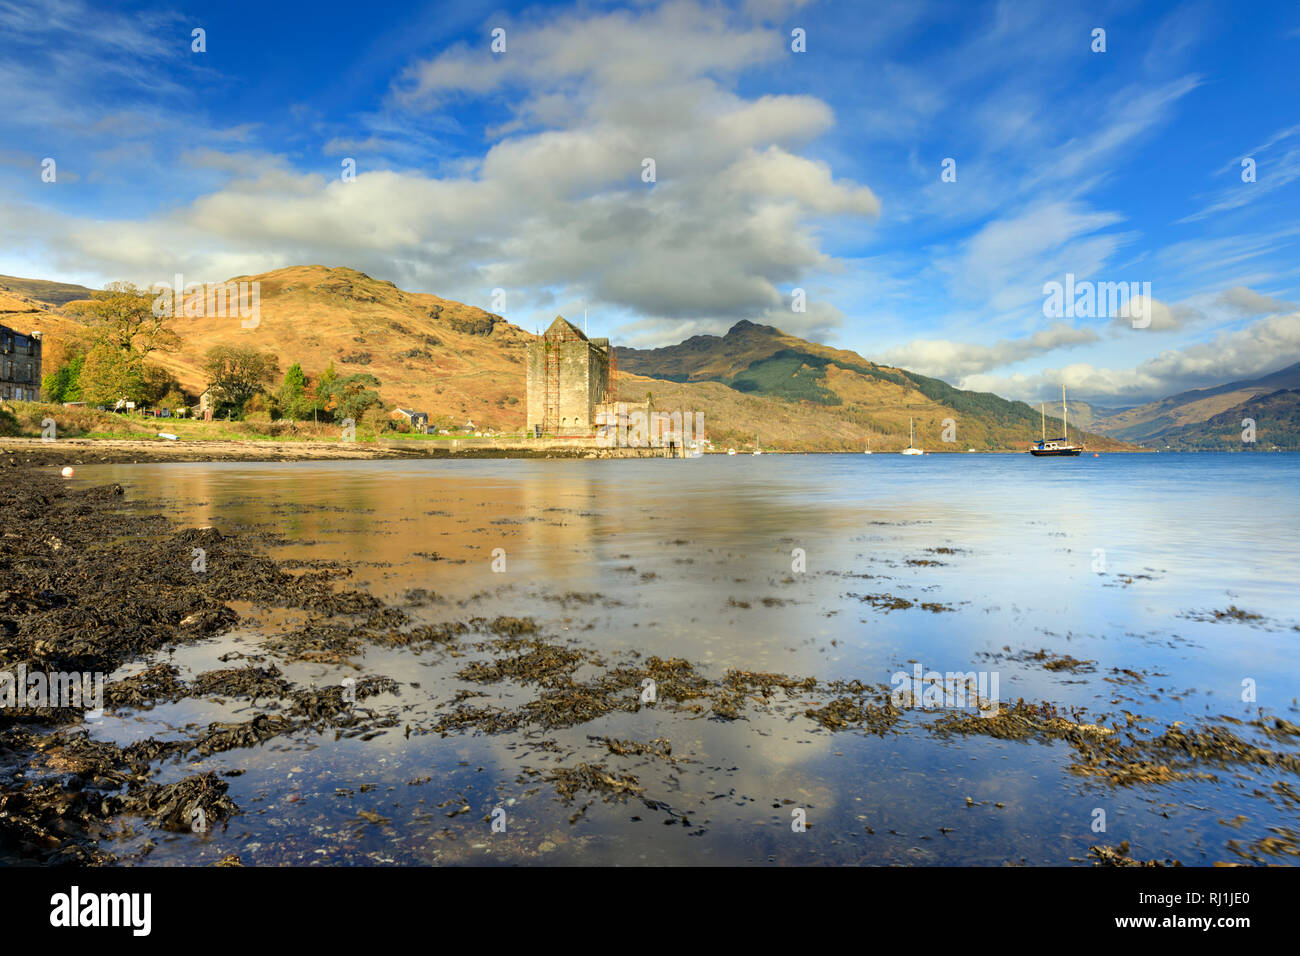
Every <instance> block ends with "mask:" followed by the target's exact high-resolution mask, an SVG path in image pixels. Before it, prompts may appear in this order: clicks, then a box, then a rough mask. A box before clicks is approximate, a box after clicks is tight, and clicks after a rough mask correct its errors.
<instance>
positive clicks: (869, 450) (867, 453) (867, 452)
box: [862, 438, 871, 455]
mask: <svg viewBox="0 0 1300 956" xmlns="http://www.w3.org/2000/svg"><path fill="white" fill-rule="evenodd" d="M862 454H864V455H870V454H871V439H870V438H868V439H867V450H866V451H864V452H863V453H862Z"/></svg>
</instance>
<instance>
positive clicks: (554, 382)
mask: <svg viewBox="0 0 1300 956" xmlns="http://www.w3.org/2000/svg"><path fill="white" fill-rule="evenodd" d="M578 340H579V337H578V336H576V335H574V334H573V332H572V331H571V330H569V329H568V328H561V329H560V330H559V332H558V334H552V333H551V332H550V331H547V332H546V333H544V334H543V335H542V349H543V351H544V354H545V358H546V362H545V364H546V370H545V382H544V383H543V386H542V434H544V435H558V434H559V433H560V348H561V346H562V345H563V344H564V343H565V342H577V341H578Z"/></svg>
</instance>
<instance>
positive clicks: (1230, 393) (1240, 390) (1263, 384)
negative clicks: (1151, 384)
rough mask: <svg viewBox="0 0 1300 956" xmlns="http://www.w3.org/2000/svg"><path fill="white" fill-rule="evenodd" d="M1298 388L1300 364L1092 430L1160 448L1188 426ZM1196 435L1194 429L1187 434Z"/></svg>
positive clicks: (1113, 418)
mask: <svg viewBox="0 0 1300 956" xmlns="http://www.w3.org/2000/svg"><path fill="white" fill-rule="evenodd" d="M1294 388H1300V362H1297V363H1296V364H1294V365H1290V366H1287V367H1286V368H1284V369H1280V370H1278V371H1276V372H1272V373H1270V374H1268V375H1264V376H1261V377H1260V378H1256V379H1249V380H1246V381H1240V382H1229V383H1227V384H1225V385H1217V386H1214V387H1212V388H1198V389H1193V390H1192V391H1189V392H1181V393H1179V394H1177V395H1171V396H1169V397H1168V398H1162V399H1160V400H1159V401H1157V402H1150V403H1148V404H1146V405H1140V406H1138V407H1136V408H1130V409H1126V410H1124V411H1122V412H1118V413H1116V414H1113V415H1108V416H1105V417H1102V418H1100V419H1098V420H1096V421H1094V422H1093V423H1092V427H1093V428H1095V429H1097V430H1098V431H1100V432H1102V433H1103V434H1106V435H1110V436H1111V437H1113V438H1119V439H1122V440H1124V441H1131V442H1138V443H1140V444H1145V445H1150V446H1151V447H1160V446H1162V445H1164V444H1166V443H1167V442H1168V441H1169V438H1170V436H1172V435H1174V434H1175V433H1180V432H1182V430H1183V429H1184V428H1187V427H1188V426H1194V425H1197V424H1201V423H1208V422H1209V421H1210V420H1211V419H1214V418H1215V417H1217V416H1219V415H1221V414H1223V413H1226V412H1228V411H1229V410H1230V409H1235V408H1236V407H1237V406H1239V405H1241V404H1242V403H1244V402H1248V401H1250V400H1251V399H1253V398H1255V397H1257V396H1260V395H1268V394H1271V393H1272V392H1276V391H1278V390H1281V389H1294ZM1238 421H1240V419H1238ZM1195 433H1196V431H1195V429H1194V428H1193V429H1189V430H1188V431H1186V432H1185V434H1187V435H1192V434H1195Z"/></svg>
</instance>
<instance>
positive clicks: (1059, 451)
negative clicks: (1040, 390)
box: [1029, 385, 1085, 458]
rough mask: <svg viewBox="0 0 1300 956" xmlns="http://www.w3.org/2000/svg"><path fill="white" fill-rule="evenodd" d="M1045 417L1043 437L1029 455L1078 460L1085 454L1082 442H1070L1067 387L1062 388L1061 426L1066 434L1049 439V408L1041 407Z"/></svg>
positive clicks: (1035, 443)
mask: <svg viewBox="0 0 1300 956" xmlns="http://www.w3.org/2000/svg"><path fill="white" fill-rule="evenodd" d="M1040 408H1041V410H1042V416H1043V437H1042V438H1041V439H1039V440H1038V441H1036V442H1034V447H1033V448H1031V449H1029V454H1031V455H1033V456H1034V457H1035V458H1076V457H1078V456H1079V455H1080V454H1082V453H1083V451H1084V450H1085V449H1084V445H1083V443H1082V442H1080V443H1079V444H1077V445H1076V444H1075V443H1074V442H1072V441H1070V420H1069V418H1068V416H1069V412H1068V411H1067V410H1066V407H1065V386H1064V385H1062V386H1061V426H1062V430H1063V431H1064V432H1065V434H1064V435H1062V436H1061V437H1060V438H1052V439H1048V437H1047V406H1046V405H1045V404H1044V405H1041V406H1040Z"/></svg>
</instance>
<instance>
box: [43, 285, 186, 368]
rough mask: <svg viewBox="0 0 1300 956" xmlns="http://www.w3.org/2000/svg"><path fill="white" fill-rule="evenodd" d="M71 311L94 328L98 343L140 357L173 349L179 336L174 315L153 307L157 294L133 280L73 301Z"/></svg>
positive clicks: (70, 306) (177, 343)
mask: <svg viewBox="0 0 1300 956" xmlns="http://www.w3.org/2000/svg"><path fill="white" fill-rule="evenodd" d="M68 311H69V312H71V313H72V314H73V315H75V316H77V317H78V318H80V319H82V321H84V322H86V324H87V325H89V326H90V328H91V334H92V335H93V337H94V339H95V341H96V343H104V344H107V345H110V346H112V347H113V348H116V349H119V350H121V351H122V352H129V353H132V354H133V355H134V356H135V357H137V358H139V359H144V358H146V357H147V356H148V355H149V354H150V353H152V352H172V351H175V350H176V349H177V348H178V347H179V346H180V337H179V336H177V334H176V332H175V331H174V330H173V329H172V322H171V315H170V314H168V312H167V311H165V310H163V309H158V310H157V311H155V309H154V297H153V296H152V295H151V294H150V293H149V292H148V291H147V290H145V289H140V288H137V287H136V286H134V285H132V284H131V283H130V282H112V283H109V285H107V286H105V288H104V289H103V290H102V291H100V292H94V293H92V294H91V297H90V299H89V300H87V301H84V302H75V303H71V304H70V305H69V306H68Z"/></svg>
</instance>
